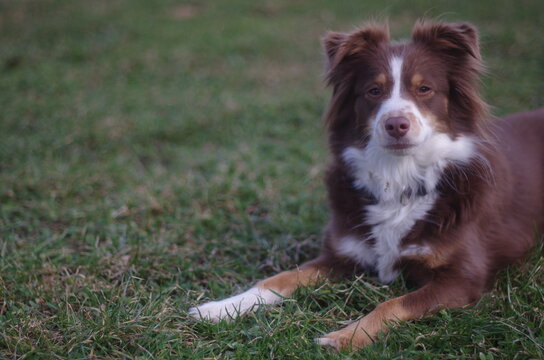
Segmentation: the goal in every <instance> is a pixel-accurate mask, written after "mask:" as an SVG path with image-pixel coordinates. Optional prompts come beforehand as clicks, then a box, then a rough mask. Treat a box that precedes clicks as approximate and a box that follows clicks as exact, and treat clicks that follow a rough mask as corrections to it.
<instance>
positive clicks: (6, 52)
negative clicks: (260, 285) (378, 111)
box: [0, 0, 544, 359]
mask: <svg viewBox="0 0 544 360" xmlns="http://www.w3.org/2000/svg"><path fill="white" fill-rule="evenodd" d="M422 15H427V16H440V17H442V18H444V19H448V20H468V21H473V22H475V23H476V24H477V25H478V26H479V27H480V29H481V32H482V39H483V55H484V57H485V59H487V63H488V65H489V67H490V73H491V75H490V76H488V77H486V79H485V88H484V93H485V95H486V98H487V99H488V101H489V102H490V103H491V104H493V105H495V106H496V108H495V113H496V114H498V115H500V114H504V113H507V112H511V111H516V110H522V109H527V108H533V107H536V106H541V105H542V104H543V103H544V98H543V97H544V95H543V94H544V85H543V82H542V79H543V78H544V63H543V61H544V38H543V37H542V36H541V32H542V28H541V26H542V22H543V21H544V3H543V2H541V1H537V0H534V1H530V0H520V1H516V2H511V1H507V0H498V1H492V0H486V1H472V2H449V1H423V0H418V1H414V2H410V3H408V2H401V1H392V2H387V3H385V2H383V1H378V0H374V1H370V0H369V1H364V2H363V1H355V0H353V1H342V2H333V1H312V2H310V1H307V0H306V1H304V0H297V1H291V0H279V1H258V2H255V1H242V0H231V1H226V0H218V1H211V0H209V1H196V0H195V1H182V2H179V1H155V2H150V1H143V0H142V1H139V0H131V1H128V0H114V1H106V0H97V1H92V2H86V1H68V0H62V1H53V0H42V1H30V0H21V1H6V0H3V1H0V109H1V111H0V119H1V120H0V358H6V359H51V358H55V359H57V358H58V359H83V358H87V359H91V358H148V359H155V358H157V359H163V358H178V359H204V358H206V359H269V358H270V359H339V358H346V357H347V358H360V357H361V356H363V357H365V358H367V359H384V358H386V359H401V358H404V359H411V358H418V359H436V358H440V359H539V358H543V357H544V320H543V319H544V310H543V307H542V304H543V300H544V271H542V268H543V266H544V262H543V261H544V260H543V257H542V254H543V252H542V249H541V248H538V249H536V250H535V252H534V254H533V256H532V257H531V259H529V260H527V261H526V262H525V263H524V264H523V266H522V267H521V268H511V269H508V270H505V271H503V272H502V273H501V274H500V276H499V280H498V282H497V285H496V288H495V290H494V291H493V292H491V293H490V294H488V295H486V296H485V297H484V298H483V299H482V300H481V301H480V302H479V304H478V305H476V306H474V307H471V308H469V309H462V310H452V311H443V312H441V313H439V314H438V315H437V316H434V317H432V318H428V319H424V320H421V321H417V322H411V323H407V324H405V325H403V326H401V327H399V328H397V329H394V330H393V331H391V332H390V333H389V334H388V335H386V336H384V337H383V339H382V341H380V342H378V343H376V344H375V345H373V346H370V347H368V348H366V349H364V350H362V351H359V352H355V353H343V354H335V353H332V352H330V351H328V350H327V349H321V348H319V347H318V346H317V345H315V344H314V343H313V341H312V339H313V338H314V337H316V336H318V335H320V334H323V333H325V332H327V331H330V330H333V329H337V328H338V327H340V326H342V325H343V324H344V323H345V322H346V321H348V320H350V319H355V318H357V317H359V316H360V315H361V314H364V313H367V312H368V311H370V310H371V309H372V308H373V307H374V306H375V305H376V304H378V303H379V302H381V301H383V300H385V299H388V298H391V297H393V296H398V295H400V294H402V293H404V292H405V291H406V289H405V288H404V285H403V283H402V281H400V280H399V281H397V282H395V283H394V284H393V285H392V286H382V285H379V284H377V283H374V282H373V281H370V280H368V279H352V280H346V281H344V282H342V283H339V284H324V285H323V286H321V287H320V288H319V289H318V290H313V289H302V290H300V291H299V292H298V293H297V294H296V296H295V298H296V301H294V300H289V301H287V302H286V303H285V304H284V305H282V306H280V307H277V308H274V309H272V310H270V311H259V312H257V313H256V314H254V315H251V316H247V317H244V318H242V319H239V320H236V321H234V322H232V323H221V324H217V325H212V324H208V323H195V322H193V321H191V320H190V319H188V317H187V315H186V310H187V309H188V308H189V307H190V306H193V305H195V304H198V303H200V302H203V301H205V300H208V299H217V298H220V297H224V296H228V295H231V294H233V293H236V292H238V291H241V290H243V289H246V288H247V287H248V285H249V284H251V283H253V282H254V281H256V280H257V279H261V278H263V277H265V276H268V275H271V274H274V273H276V272H278V271H280V270H283V269H290V268H293V267H294V266H295V265H296V264H300V263H301V262H303V261H305V260H307V259H310V258H312V257H313V256H315V255H316V253H317V252H318V249H319V242H320V232H321V229H322V227H323V224H324V222H325V221H326V218H327V209H326V202H325V189H324V187H323V185H322V181H321V178H322V174H323V170H324V167H325V164H326V162H327V153H326V147H325V141H324V135H323V129H322V123H321V120H320V117H321V113H322V111H323V109H324V107H325V104H326V100H327V96H328V93H329V91H328V90H327V89H324V88H323V83H322V78H323V77H322V69H323V59H322V55H321V49H320V45H319V38H320V36H322V35H323V34H324V33H325V32H326V31H327V30H330V29H334V30H351V29H353V27H354V26H355V25H358V24H360V23H361V22H362V20H364V19H368V18H370V17H374V16H377V17H388V18H389V20H390V24H391V27H392V30H393V34H394V35H395V36H407V35H408V34H409V30H410V27H411V25H412V24H413V22H414V20H415V19H417V18H418V17H420V16H422Z"/></svg>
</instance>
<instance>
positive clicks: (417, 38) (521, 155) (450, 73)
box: [193, 22, 544, 349]
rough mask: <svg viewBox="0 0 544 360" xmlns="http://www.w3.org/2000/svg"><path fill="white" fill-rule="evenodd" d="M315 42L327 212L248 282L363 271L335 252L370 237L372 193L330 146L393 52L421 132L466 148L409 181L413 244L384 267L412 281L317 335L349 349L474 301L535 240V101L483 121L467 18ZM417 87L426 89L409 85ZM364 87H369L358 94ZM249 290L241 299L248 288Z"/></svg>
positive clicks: (374, 107)
mask: <svg viewBox="0 0 544 360" xmlns="http://www.w3.org/2000/svg"><path fill="white" fill-rule="evenodd" d="M323 43H324V47H325V52H326V55H327V57H328V66H327V79H328V84H329V85H330V86H331V87H332V88H333V91H332V98H331V102H330V106H329V108H328V110H327V112H326V114H325V120H326V124H327V130H328V134H329V146H330V150H331V153H332V162H331V164H330V166H329V168H328V170H327V172H326V175H325V184H326V186H327V190H328V199H329V207H330V210H331V216H330V220H329V222H328V224H327V227H326V229H325V236H324V242H323V248H322V251H321V254H320V256H319V257H318V258H317V259H315V260H313V261H310V262H309V263H306V264H304V265H302V266H301V267H300V268H299V269H297V270H292V271H286V272H283V273H280V274H278V275H276V276H273V277H271V278H268V279H265V280H263V281H261V282H259V283H258V284H257V288H259V289H270V290H272V291H273V292H277V293H279V294H281V295H283V296H290V295H292V293H293V292H294V291H295V290H296V289H297V288H298V287H299V286H307V285H314V284H316V283H317V282H318V281H320V280H322V279H324V278H326V277H329V276H330V275H344V274H346V273H348V272H350V271H361V270H370V271H372V270H373V269H372V268H369V269H363V268H361V266H360V265H358V264H357V263H355V260H353V258H352V257H349V256H348V255H349V254H348V255H342V254H340V253H339V250H337V249H338V248H339V245H340V244H341V243H342V241H344V240H343V238H345V237H349V238H350V239H356V240H357V241H361V242H364V243H365V245H366V246H367V247H366V248H367V249H368V248H371V247H373V246H375V245H379V244H378V243H377V240H376V239H374V238H372V237H371V234H372V226H371V224H369V220H368V219H367V218H366V216H367V215H366V209H367V208H368V207H369V206H371V205H375V204H377V203H378V199H376V198H375V196H374V195H373V194H372V193H370V192H369V191H367V190H365V189H364V187H363V188H359V187H355V185H354V180H355V179H354V176H353V174H352V169H351V168H350V166H349V165H348V164H346V161H344V160H343V158H342V153H343V151H344V150H345V149H346V148H348V147H352V146H355V147H358V148H361V147H363V148H364V147H365V146H367V145H368V141H369V136H370V134H369V121H370V119H373V118H374V117H375V116H376V114H377V112H378V109H379V106H380V104H381V102H382V101H383V99H382V98H380V96H379V95H380V94H381V93H382V92H383V93H386V92H388V91H389V92H390V90H391V87H392V84H393V81H392V79H391V74H390V72H389V70H390V69H389V68H388V66H389V65H388V60H389V59H390V58H392V57H393V56H400V54H402V58H403V72H402V76H404V77H405V79H401V82H402V83H403V84H405V85H404V86H403V87H402V90H401V91H402V92H401V95H402V97H403V98H404V99H408V100H409V101H411V102H412V103H414V104H416V106H417V108H418V109H420V110H421V112H422V113H425V114H426V115H427V116H426V118H429V119H431V122H432V123H433V124H432V128H433V131H435V132H437V133H441V134H446V135H448V136H449V138H450V139H452V140H453V139H457V138H459V137H460V136H463V137H465V138H467V137H471V138H475V139H476V147H477V149H476V153H477V154H478V156H474V157H471V158H470V160H468V161H467V162H464V163H456V162H450V163H448V165H447V166H446V167H445V168H443V171H442V173H441V175H440V178H439V181H438V183H437V185H436V186H435V188H434V189H426V188H425V187H423V188H421V186H420V189H411V188H410V189H409V190H410V192H411V193H412V191H415V192H417V196H425V195H426V194H427V191H429V190H432V191H433V196H434V194H436V200H435V202H434V203H433V207H432V208H431V209H430V210H429V211H427V212H426V215H425V216H424V217H423V218H421V219H420V220H417V221H416V222H415V224H414V225H413V226H412V227H411V228H410V230H409V231H408V233H404V232H403V233H402V236H403V237H402V239H401V242H400V246H399V248H400V249H424V251H423V250H422V251H420V252H418V251H419V250H418V251H416V252H414V253H407V254H406V256H404V257H403V256H402V254H401V256H400V257H399V260H398V261H397V263H396V264H395V266H396V267H397V268H398V269H401V270H402V271H403V274H404V277H405V279H407V281H409V282H412V283H414V284H415V285H417V286H418V287H419V288H418V289H417V290H415V291H413V292H411V293H408V294H406V295H403V296H401V297H398V298H396V299H392V300H389V301H386V302H384V303H382V304H380V305H378V306H377V307H376V309H375V310H374V311H372V312H370V313H369V314H367V315H366V316H364V317H362V318H361V319H360V320H358V321H356V322H354V323H352V324H351V325H349V326H347V327H345V328H344V329H341V330H338V331H335V332H332V333H329V334H327V335H325V336H324V337H323V338H321V339H319V342H320V343H322V344H325V345H331V346H333V347H335V348H336V349H344V348H349V347H352V348H360V347H362V346H365V345H368V344H370V343H372V342H373V341H375V339H376V337H377V336H378V335H379V334H380V333H382V332H384V331H387V329H388V324H392V323H395V322H397V321H408V320H413V319H417V318H420V317H422V316H426V315H429V314H432V313H433V312H436V311H437V310H440V309H444V308H453V307H460V306H464V305H468V304H471V303H473V302H475V301H477V300H478V299H479V298H480V296H481V295H482V293H483V292H484V291H486V290H488V289H489V287H490V286H491V285H492V283H493V280H494V277H495V274H496V273H497V271H498V270H500V269H502V268H504V267H505V266H508V265H510V264H512V263H514V262H516V261H519V260H521V259H523V257H524V256H525V255H526V254H527V252H528V251H529V249H530V248H531V247H532V246H533V244H534V241H535V238H534V233H533V231H534V230H535V228H536V229H538V230H540V231H542V229H543V228H544V142H543V141H542V139H544V108H543V109H540V110H536V111H532V112H526V113H521V114H514V115H510V116H507V117H505V118H503V119H491V118H490V116H489V115H488V107H487V105H486V104H485V102H484V101H483V100H482V99H481V98H480V96H479V90H478V85H479V75H480V74H481V72H482V71H483V65H482V63H481V56H480V52H479V42H478V35H477V31H476V29H475V28H474V27H473V26H472V25H469V24H463V23H462V24H443V23H432V22H419V23H417V24H416V25H415V27H414V29H413V33H412V41H411V42H410V43H408V44H391V43H390V42H389V32H388V29H387V28H386V27H384V26H376V25H370V26H367V27H363V28H362V29H360V30H358V31H355V32H353V33H351V34H341V33H330V34H329V35H328V36H327V37H326V38H325V39H324V41H323ZM406 84H408V85H406ZM428 85H430V86H429V87H430V91H428V90H429V89H426V90H421V87H422V86H423V87H427V86H428ZM375 89H378V90H380V91H379V92H378V93H377V94H374V93H373V91H370V90H375ZM382 90H383V91H382ZM395 116H397V115H395ZM403 116H404V115H403ZM378 120H379V119H378ZM408 120H409V121H410V122H411V124H412V125H411V127H413V128H411V130H410V131H419V128H417V126H418V125H417V124H415V122H417V121H418V120H417V119H415V118H409V119H408ZM490 120H493V121H490ZM433 184H434V182H433ZM387 185H389V183H387ZM410 186H413V185H410ZM384 191H385V190H384ZM433 199H434V198H433ZM400 203H402V200H401V201H400ZM397 206H401V205H397ZM400 236H401V235H400V234H399V237H400ZM371 254H372V253H371ZM252 294H253V295H251V294H250V295H246V296H249V297H251V296H256V295H255V293H252ZM235 299H237V300H236V301H239V300H238V299H239V298H238V297H235ZM227 303H228V301H227ZM214 304H216V303H211V305H206V304H205V305H204V306H203V307H200V308H196V309H194V310H193V314H195V315H196V314H198V312H199V311H200V310H201V309H202V310H203V311H206V309H207V307H209V306H212V307H214V306H216V305H214ZM219 305H221V303H220V304H219ZM235 305H237V303H228V305H226V306H230V307H232V306H235ZM225 310H228V308H225ZM214 311H217V307H215V308H214ZM216 317H217V315H216Z"/></svg>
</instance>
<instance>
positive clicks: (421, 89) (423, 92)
mask: <svg viewBox="0 0 544 360" xmlns="http://www.w3.org/2000/svg"><path fill="white" fill-rule="evenodd" d="M431 90H432V89H431V88H430V87H428V86H425V85H424V86H420V87H419V88H418V89H417V93H418V95H426V94H428V93H430V92H431Z"/></svg>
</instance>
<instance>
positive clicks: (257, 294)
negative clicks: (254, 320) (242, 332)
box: [189, 287, 282, 322]
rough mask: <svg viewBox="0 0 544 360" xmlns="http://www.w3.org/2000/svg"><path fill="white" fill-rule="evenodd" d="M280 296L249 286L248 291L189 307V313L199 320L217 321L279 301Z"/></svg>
mask: <svg viewBox="0 0 544 360" xmlns="http://www.w3.org/2000/svg"><path fill="white" fill-rule="evenodd" d="M281 299H282V297H281V296H279V295H277V294H276V293H275V292H273V291H271V290H267V289H259V288H257V287H254V288H251V289H249V290H248V291H246V292H244V293H242V294H239V295H236V296H232V297H230V298H226V299H224V300H221V301H210V302H208V303H205V304H202V305H200V306H197V307H193V308H190V309H189V315H190V316H192V317H194V318H195V319H199V320H209V321H212V322H219V321H221V320H232V319H235V318H237V317H238V316H240V315H243V314H245V313H247V312H249V311H252V310H253V308H254V307H255V306H258V305H270V304H275V303H278V302H280V301H281Z"/></svg>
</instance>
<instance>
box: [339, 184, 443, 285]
mask: <svg viewBox="0 0 544 360" xmlns="http://www.w3.org/2000/svg"><path fill="white" fill-rule="evenodd" d="M435 201H436V194H435V193H434V192H432V193H430V194H426V195H423V196H412V197H410V198H408V199H400V198H399V199H398V200H393V199H391V200H388V201H382V202H378V203H377V204H375V205H370V206H367V207H366V208H365V215H364V219H361V221H362V222H364V223H366V224H368V225H369V226H370V233H369V234H368V239H365V238H359V237H356V236H346V237H344V238H342V239H340V242H339V245H338V248H337V250H338V252H339V253H340V254H341V255H343V256H347V257H349V258H351V259H352V260H353V261H355V262H357V263H359V264H360V265H362V266H363V267H366V268H371V269H373V270H375V271H376V272H377V274H378V278H379V280H380V281H381V282H383V283H389V282H391V281H393V280H394V279H395V278H396V277H397V276H398V273H399V270H398V269H397V268H396V264H397V262H398V261H399V260H400V258H401V257H403V256H408V255H414V253H422V252H428V251H429V248H427V247H421V246H415V245H409V246H402V239H403V238H404V237H405V236H406V235H407V234H408V233H409V232H410V230H411V229H412V228H413V226H414V225H415V223H416V222H417V221H418V220H422V219H424V218H425V216H426V214H427V213H428V212H429V211H430V210H431V209H432V207H433V205H434V203H435ZM369 239H373V240H374V241H372V242H371V241H368V240H369Z"/></svg>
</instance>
